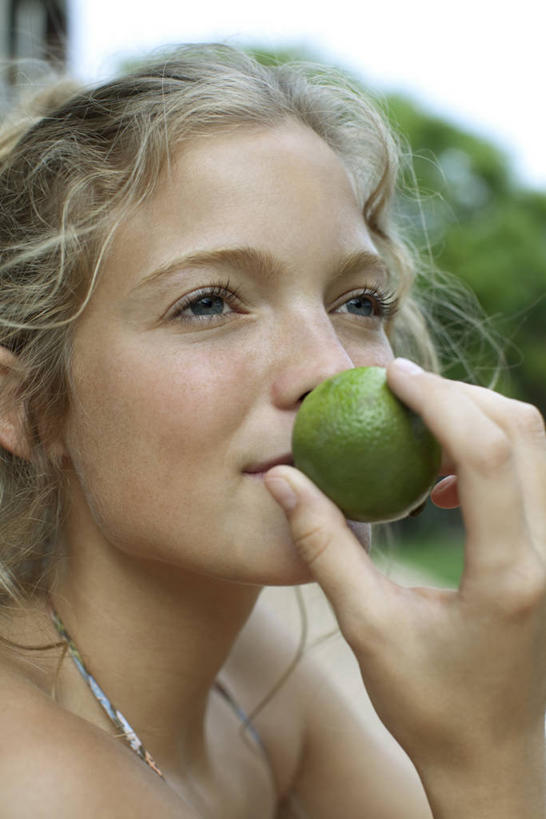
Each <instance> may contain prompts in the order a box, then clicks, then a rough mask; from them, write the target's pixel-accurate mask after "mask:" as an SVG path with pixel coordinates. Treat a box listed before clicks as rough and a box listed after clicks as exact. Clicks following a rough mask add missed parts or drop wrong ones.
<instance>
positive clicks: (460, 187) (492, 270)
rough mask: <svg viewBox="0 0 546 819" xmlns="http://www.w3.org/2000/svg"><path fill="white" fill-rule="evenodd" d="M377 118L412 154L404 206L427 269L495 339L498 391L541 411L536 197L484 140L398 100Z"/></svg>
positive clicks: (545, 403)
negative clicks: (436, 271)
mask: <svg viewBox="0 0 546 819" xmlns="http://www.w3.org/2000/svg"><path fill="white" fill-rule="evenodd" d="M385 107H386V111H387V113H388V116H389V117H390V119H391V121H392V123H393V125H394V126H395V128H396V129H397V130H398V131H399V132H401V134H402V135H403V138H405V139H406V140H407V142H408V144H409V146H410V149H411V153H412V155H413V163H412V166H413V172H414V174H415V179H414V182H415V183H416V185H417V188H418V190H419V192H420V195H421V208H420V212H419V213H417V208H416V205H415V202H413V203H412V200H411V199H410V200H409V203H407V204H406V211H407V213H408V218H409V220H410V221H411V222H413V224H414V225H415V228H416V230H417V229H418V227H419V226H420V223H421V222H422V221H424V222H425V224H426V226H427V229H428V235H429V239H430V242H431V247H432V252H433V256H434V261H435V263H436V264H437V265H438V266H439V267H440V268H441V269H443V270H447V271H450V272H452V273H453V274H455V275H456V276H458V277H460V278H461V279H462V280H464V281H465V282H466V283H467V284H468V285H469V286H470V287H471V288H472V290H473V291H474V293H475V294H476V295H477V297H478V299H479V301H480V303H481V305H482V307H483V310H484V312H485V313H486V315H487V316H489V317H490V324H491V325H492V326H493V328H494V329H495V330H496V332H497V334H498V338H499V339H500V340H501V344H502V348H503V352H504V356H505V361H506V367H505V370H504V372H503V376H502V378H501V380H500V383H499V385H498V388H499V389H500V390H501V391H503V392H506V393H508V394H511V395H513V396H515V397H518V398H520V399H522V400H527V401H531V402H532V403H534V404H536V405H537V406H539V407H540V408H541V409H542V410H543V411H544V409H545V408H546V193H542V192H538V191H534V190H529V189H525V188H524V187H523V186H521V185H520V184H518V182H517V180H516V178H515V175H514V172H513V169H512V166H511V162H510V159H509V157H508V156H506V155H505V154H504V153H503V152H502V151H501V150H499V148H497V147H496V146H495V145H494V144H493V143H492V142H490V141H488V140H486V139H483V138H482V137H478V136H476V135H474V134H472V133H469V132H468V131H466V130H463V129H461V128H459V127H457V126H456V125H454V124H452V123H450V122H447V121H445V120H443V119H441V118H439V117H437V116H434V115H432V114H430V113H428V112H425V111H424V110H423V109H422V108H420V107H419V106H417V105H416V104H414V103H413V102H412V101H410V100H409V99H407V98H405V97H401V96H398V95H392V96H389V97H387V99H386V106H385Z"/></svg>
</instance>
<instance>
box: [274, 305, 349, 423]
mask: <svg viewBox="0 0 546 819" xmlns="http://www.w3.org/2000/svg"><path fill="white" fill-rule="evenodd" d="M353 366H354V364H353V361H352V360H351V357H350V355H349V353H348V352H347V350H346V349H345V347H344V346H343V345H342V343H341V342H340V339H339V338H338V336H337V334H336V333H335V331H334V328H333V327H332V324H331V322H330V320H329V319H328V318H327V317H326V316H325V317H324V319H323V320H321V321H315V322H312V323H311V322H306V321H305V320H303V319H302V320H300V322H299V326H298V327H297V328H294V329H292V330H291V331H290V332H289V333H284V334H283V336H282V338H279V341H278V348H277V351H276V354H275V366H274V369H273V371H274V378H273V382H272V384H271V391H272V400H273V403H274V404H275V406H277V407H279V408H283V409H289V408H293V407H297V406H298V405H299V404H300V403H301V401H303V399H304V398H305V396H306V395H307V394H308V393H309V392H311V390H313V389H314V388H315V387H316V386H318V385H319V384H320V383H321V382H322V381H324V380H325V379H326V378H330V377H331V376H333V375H336V374H337V373H340V372H342V371H343V370H348V369H350V368H351V367H353Z"/></svg>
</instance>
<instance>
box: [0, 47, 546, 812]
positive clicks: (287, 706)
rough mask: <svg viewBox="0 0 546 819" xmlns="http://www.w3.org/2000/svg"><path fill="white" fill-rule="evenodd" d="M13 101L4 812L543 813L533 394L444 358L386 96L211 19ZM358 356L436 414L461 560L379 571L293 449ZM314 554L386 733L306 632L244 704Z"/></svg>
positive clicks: (5, 287) (444, 489) (0, 684)
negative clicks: (437, 576) (409, 233)
mask: <svg viewBox="0 0 546 819" xmlns="http://www.w3.org/2000/svg"><path fill="white" fill-rule="evenodd" d="M32 104H33V106H34V107H33V109H31V110H28V111H27V113H22V112H21V110H20V111H19V113H18V114H16V115H14V117H13V118H12V120H11V122H10V123H9V124H8V125H6V126H5V130H4V134H3V138H2V143H1V149H0V150H1V160H0V161H1V167H0V190H1V202H2V207H1V211H0V220H1V228H0V230H1V247H2V260H1V276H2V280H1V290H0V305H1V306H0V317H1V318H0V321H1V326H2V330H1V333H2V336H1V339H0V340H1V344H2V347H1V348H0V349H1V353H0V356H1V357H0V366H1V370H0V372H1V377H2V382H1V383H2V403H1V412H0V443H1V444H2V462H1V467H2V493H3V494H2V505H1V508H0V515H1V525H2V531H1V550H2V551H1V560H2V573H1V577H2V588H3V600H4V605H3V609H2V611H3V615H2V619H1V621H0V626H1V628H0V633H1V634H2V646H1V653H0V691H1V695H0V702H1V715H0V730H1V736H2V742H1V743H0V815H2V816H6V817H18V819H19V818H20V819H23V818H24V819H26V817H29V818H30V817H33V819H34V817H37V816H40V817H52V819H53V817H55V819H63V818H64V817H66V819H68V817H75V816H77V817H81V818H82V819H86V817H98V816H100V817H116V818H117V817H131V819H134V817H143V819H144V817H145V818H146V819H149V817H152V816H153V817H155V818H156V819H163V817H164V818H165V819H170V817H184V819H186V817H187V819H195V817H199V818H200V819H204V818H206V817H222V819H231V817H233V818H234V819H235V817H237V819H245V818H246V817H248V819H251V818H252V819H256V818H257V817H260V819H262V817H263V818H264V819H265V817H289V816H296V817H300V816H305V817H311V819H333V817H339V816H343V817H346V819H349V818H350V817H355V819H357V817H358V819H360V817H362V816H366V817H369V819H387V818H388V819H400V818H401V817H404V819H427V817H428V819H430V817H431V816H432V817H435V818H436V819H438V818H439V817H441V818H442V819H451V818H452V817H453V819H455V818H457V819H459V817H464V819H474V818H475V819H478V817H479V819H486V818H488V817H494V818H495V819H508V818H510V819H514V817H518V819H539V817H542V816H543V810H544V769H543V764H544V757H543V744H544V736H543V729H544V702H545V683H546V659H545V651H544V647H545V636H546V635H545V628H546V627H545V616H544V615H545V594H544V586H545V566H544V562H545V550H546V543H545V541H546V537H545V516H544V496H545V487H546V474H545V473H546V466H545V442H544V428H543V423H542V419H541V417H540V415H539V413H538V412H537V411H536V410H534V409H533V408H531V407H529V406H526V405H522V404H519V403H517V402H514V401H510V400H507V399H505V398H502V397H500V396H498V395H496V394H494V393H492V392H489V391H488V390H485V389H482V388H478V387H475V386H469V385H466V384H462V383H455V382H451V381H447V380H444V379H443V378H441V377H440V376H439V375H436V374H434V373H433V372H431V370H434V369H435V358H434V354H433V352H432V350H431V347H430V344H429V343H428V341H427V339H426V333H425V329H424V328H425V324H424V321H423V319H422V318H421V316H420V313H419V310H418V308H417V306H416V303H415V301H414V300H413V297H412V296H411V292H410V285H411V282H412V278H413V275H414V273H413V271H412V267H411V259H410V256H409V253H408V252H407V250H406V249H405V247H404V245H403V244H402V242H401V241H400V239H399V238H398V237H397V234H396V232H395V227H394V225H393V222H392V216H391V213H390V211H391V208H390V204H391V199H392V194H393V190H394V184H395V176H396V150H395V144H394V141H393V139H392V138H391V136H390V135H389V132H388V130H387V129H386V127H385V125H384V124H383V123H382V121H381V118H380V116H379V115H378V114H377V112H375V111H374V109H373V108H372V107H371V106H370V104H369V103H368V102H367V101H366V100H365V99H364V98H363V97H362V95H361V94H359V93H358V92H356V91H353V90H351V89H350V88H348V87H346V86H345V85H344V84H343V83H342V82H341V81H340V80H336V79H333V78H332V77H331V76H325V75H323V74H321V73H320V72H317V71H312V72H306V71H305V70H304V69H303V68H294V67H292V68H286V67H285V68H267V69H266V68H264V67H262V66H260V65H258V64H256V63H255V62H254V61H253V60H251V59H250V58H248V57H246V56H244V55H242V54H240V53H238V52H236V51H233V50H231V49H229V48H224V47H215V46H190V47H186V48H183V49H181V50H180V52H179V53H178V54H177V55H176V56H175V57H173V58H172V59H169V60H167V61H164V62H163V63H161V64H155V65H150V66H147V67H144V68H142V69H141V70H140V71H138V72H137V73H136V74H134V75H132V76H128V77H125V78H122V79H119V80H117V81H115V82H112V83H110V84H107V85H104V86H103V87H99V88H96V89H93V90H76V89H75V88H72V87H67V86H66V85H64V86H63V85H60V86H57V87H55V88H54V89H53V90H52V91H50V92H48V93H47V94H46V95H43V94H42V96H41V97H40V98H39V100H38V102H36V101H34V102H33V103H32ZM40 106H41V107H40ZM400 353H406V354H409V355H410V356H411V358H412V359H418V360H420V362H421V364H423V365H424V367H425V369H424V370H421V369H419V368H418V367H417V366H416V365H415V364H413V363H412V362H409V361H407V360H405V359H395V358H394V356H395V354H400ZM367 364H374V365H382V366H385V367H387V368H388V378H389V383H390V385H391V387H392V389H393V390H394V391H395V392H396V393H397V394H398V395H399V396H400V397H401V398H402V399H403V400H404V401H405V402H407V403H408V404H409V405H410V406H411V407H413V408H414V409H415V410H416V411H417V412H419V413H420V414H421V415H422V416H423V417H424V419H425V421H426V423H427V424H428V425H429V426H430V428H431V429H432V431H433V432H434V434H435V435H436V436H437V438H438V439H439V440H440V442H441V444H442V446H443V449H444V469H443V474H444V476H445V477H444V478H443V480H441V481H440V482H439V483H438V484H437V486H436V487H435V489H434V491H433V500H434V502H435V503H436V504H437V505H439V506H441V507H450V506H454V505H457V504H459V503H460V504H461V507H462V511H463V515H464V520H465V525H466V530H467V542H466V554H465V560H466V566H465V571H464V575H463V579H462V582H461V586H460V588H459V589H458V590H457V591H453V592H451V591H439V590H436V589H429V588H426V589H424V588H419V589H405V588H401V587H398V586H397V585H395V584H394V583H393V582H391V581H390V580H388V579H387V578H386V577H384V576H382V575H381V574H380V573H379V572H378V570H377V569H376V568H374V566H373V565H372V564H371V562H370V560H369V558H368V556H367V551H366V547H367V546H368V545H369V538H370V532H369V527H368V526H367V525H364V524H360V525H358V526H357V525H354V524H351V525H350V526H349V525H348V524H347V522H346V521H345V520H344V519H343V517H342V515H341V513H340V512H339V511H338V510H337V509H336V508H335V507H334V506H333V504H332V503H330V502H329V501H328V500H327V499H326V498H325V497H324V496H323V495H322V494H321V493H320V492H319V491H318V490H317V489H316V488H315V487H314V486H313V485H312V484H311V483H310V482H309V481H308V480H306V479H305V478H304V476H303V475H302V474H301V473H299V472H298V471H296V470H295V469H294V468H293V467H292V466H291V455H290V437H291V429H292V425H293V422H294V417H295V414H296V412H297V410H298V407H299V405H300V403H301V401H302V399H303V397H304V396H305V395H306V394H307V393H308V392H309V391H310V390H312V389H313V388H314V387H315V386H316V385H317V384H319V383H320V382H321V381H322V380H323V379H325V378H327V377H329V376H331V375H333V374H335V373H337V372H340V371H342V370H345V369H347V368H350V367H353V366H359V365H367ZM311 580H315V581H317V582H318V583H319V584H320V586H321V587H322V589H323V590H324V592H325V593H326V595H327V597H328V598H329V600H330V602H331V604H332V606H333V608H334V610H335V612H336V616H337V619H338V622H339V625H340V628H341V630H342V633H343V635H344V636H345V638H346V640H347V641H348V643H349V645H350V646H351V648H352V651H353V652H354V655H355V657H356V659H357V661H358V663H359V665H360V668H361V672H362V677H363V680H364V684H365V686H366V688H367V690H368V693H369V696H370V698H371V700H372V702H373V704H374V706H375V709H376V711H377V713H378V715H379V717H380V719H381V721H382V724H383V725H384V730H383V729H382V730H383V732H382V733H379V732H378V731H377V729H376V728H375V727H374V728H373V729H372V728H371V727H370V726H369V725H368V723H367V722H366V721H365V720H362V719H360V718H359V716H358V715H357V714H355V713H354V709H353V708H352V706H351V703H350V702H347V701H345V699H344V698H343V697H341V696H340V695H339V694H338V693H336V692H337V689H336V687H335V685H333V684H332V683H331V681H330V680H329V675H328V673H327V672H325V671H323V670H322V669H321V668H320V667H319V666H318V665H317V664H316V663H315V662H313V661H311V660H309V659H308V658H306V657H304V658H302V659H301V661H300V662H299V663H298V664H297V666H296V667H295V669H294V671H293V673H292V674H291V675H290V676H289V677H288V679H287V680H286V682H285V684H284V685H283V686H282V687H280V689H279V690H278V691H277V693H276V695H275V696H274V697H273V698H272V699H271V700H270V702H269V703H268V704H267V706H265V707H264V708H262V709H261V711H260V712H259V713H258V714H257V716H256V717H255V719H253V720H252V723H251V724H250V725H248V724H246V722H247V721H246V717H245V714H248V713H249V712H250V711H252V710H253V708H254V706H255V705H256V703H257V702H259V701H260V700H261V699H262V698H263V697H264V696H265V695H266V694H267V692H268V689H269V688H270V687H271V685H272V684H274V682H275V681H276V680H277V679H278V677H279V675H280V674H281V673H282V671H283V670H284V669H285V668H286V666H287V664H288V663H289V661H290V658H291V656H292V652H293V645H292V643H291V637H290V636H289V635H287V634H284V633H283V632H282V629H281V628H280V627H279V626H277V625H275V621H274V620H273V619H272V617H271V615H270V614H268V613H267V611H266V610H265V608H264V607H263V605H262V604H261V602H260V600H259V597H260V590H261V589H262V588H263V587H264V586H267V585H280V586H289V585H297V584H302V583H308V582H309V581H311ZM48 646H49V648H48ZM241 725H243V726H245V728H246V730H245V731H241Z"/></svg>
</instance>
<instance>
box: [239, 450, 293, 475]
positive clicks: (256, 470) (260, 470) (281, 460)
mask: <svg viewBox="0 0 546 819" xmlns="http://www.w3.org/2000/svg"><path fill="white" fill-rule="evenodd" d="M279 464H288V466H293V465H294V458H293V457H292V453H291V452H289V453H287V454H285V455H279V457H278V458H271V460H269V461H262V462H261V463H259V464H255V465H253V466H249V467H247V468H246V469H244V470H243V471H244V473H245V474H246V475H253V476H254V477H256V478H258V477H261V476H263V475H264V474H265V473H266V472H267V470H268V469H271V468H272V467H274V466H279Z"/></svg>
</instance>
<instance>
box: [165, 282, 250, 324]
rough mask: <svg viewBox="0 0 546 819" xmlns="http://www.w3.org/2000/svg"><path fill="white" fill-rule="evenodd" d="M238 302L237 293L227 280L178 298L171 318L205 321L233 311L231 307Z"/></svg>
mask: <svg viewBox="0 0 546 819" xmlns="http://www.w3.org/2000/svg"><path fill="white" fill-rule="evenodd" d="M237 303H238V295H237V293H236V291H235V289H234V288H233V287H230V286H229V282H227V283H226V284H225V285H224V284H217V285H211V286H210V287H202V288H200V289H199V290H195V291H194V292H193V293H188V295H187V296H184V298H182V299H180V301H179V302H178V303H177V304H176V305H175V307H174V309H173V312H172V313H171V319H176V320H177V321H192V319H196V320H197V321H206V320H207V319H210V320H214V319H218V318H224V317H226V318H227V316H229V315H230V313H232V312H233V309H232V307H234V306H235V305H236V304H237Z"/></svg>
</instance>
